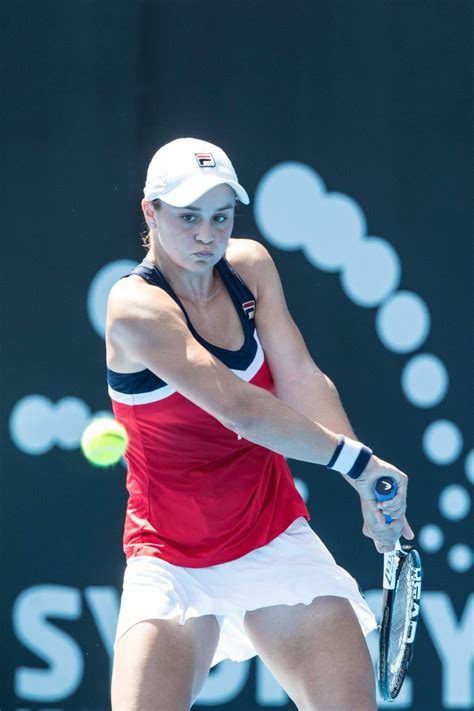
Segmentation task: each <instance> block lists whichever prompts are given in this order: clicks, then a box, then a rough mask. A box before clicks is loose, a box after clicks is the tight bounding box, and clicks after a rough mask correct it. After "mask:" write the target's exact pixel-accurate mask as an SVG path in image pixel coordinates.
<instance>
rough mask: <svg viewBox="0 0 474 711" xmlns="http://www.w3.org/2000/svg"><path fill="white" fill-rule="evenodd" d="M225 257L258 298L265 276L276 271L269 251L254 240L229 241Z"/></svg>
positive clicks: (241, 238)
mask: <svg viewBox="0 0 474 711" xmlns="http://www.w3.org/2000/svg"><path fill="white" fill-rule="evenodd" d="M225 257H226V259H227V261H228V262H229V263H230V264H231V265H232V266H233V267H234V269H235V270H236V271H237V272H238V273H239V274H240V276H241V277H242V279H243V280H244V281H245V283H246V284H247V286H248V287H249V289H250V290H251V291H253V292H254V294H255V295H256V296H258V289H259V286H260V285H261V284H262V282H263V281H264V278H265V275H266V274H267V273H268V271H272V270H275V264H274V262H273V259H272V257H271V255H270V253H269V251H268V250H267V249H266V247H264V246H263V244H261V243H260V242H257V241H256V240H253V239H245V238H243V237H238V238H233V239H231V240H229V245H228V247H227V250H226V253H225Z"/></svg>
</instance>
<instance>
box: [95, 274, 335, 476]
mask: <svg viewBox="0 0 474 711" xmlns="http://www.w3.org/2000/svg"><path fill="white" fill-rule="evenodd" d="M145 289H147V287H146V286H144V288H141V287H140V288H138V287H137V286H136V285H133V286H132V287H131V288H130V289H129V290H128V291H127V292H124V291H123V289H122V290H121V291H114V290H112V292H111V295H110V298H109V305H108V336H109V338H110V340H111V341H112V342H113V341H114V339H116V340H117V341H118V342H120V344H121V347H122V348H124V349H125V350H126V352H127V354H128V355H129V356H130V358H132V359H133V360H135V361H136V362H139V363H142V364H143V366H145V367H146V368H149V369H150V370H151V371H152V372H154V373H155V374H156V375H158V377H160V378H162V379H163V380H164V381H165V382H167V383H168V384H169V385H171V386H172V387H173V388H175V389H176V390H177V391H178V392H180V393H181V394H182V395H184V396H185V397H187V398H188V399H189V400H191V401H192V402H194V403H195V404H196V405H198V406H199V407H201V408H202V409H203V410H205V411H206V412H208V413H210V414H211V415H213V416H214V417H216V418H217V419H219V420H220V421H221V422H222V423H223V424H224V425H225V426H226V427H228V428H229V429H231V430H233V431H235V432H236V433H238V434H240V435H241V436H243V437H245V438H246V439H248V440H250V441H252V442H255V443H256V444H260V445H262V446H264V447H267V448H268V449H272V450H273V451H275V452H279V453H281V454H283V455H284V456H287V457H291V458H294V459H301V460H303V461H307V462H313V463H317V464H326V463H327V462H328V461H329V460H330V459H331V456H332V454H333V452H334V450H335V449H336V446H337V435H336V433H334V432H332V431H331V430H329V429H328V428H326V427H324V426H323V425H321V424H319V423H317V422H314V421H312V420H310V419H309V418H308V417H306V416H305V415H303V414H302V413H300V412H298V411H297V410H296V409H294V408H293V407H291V406H290V405H289V404H287V403H285V402H283V401H282V400H279V399H278V398H276V397H274V396H273V395H272V394H270V393H268V392H267V391H266V390H264V389H262V388H259V387H257V386H254V385H252V384H250V383H247V382H245V381H243V380H242V379H241V378H239V377H237V376H236V375H235V374H234V373H232V371H231V370H230V369H229V368H227V367H226V366H225V365H223V363H221V362H220V361H219V360H218V359H217V358H215V357H214V356H213V355H212V354H211V353H210V352H209V351H207V350H206V349H205V348H204V347H203V346H201V344H200V343H199V342H198V341H196V339H195V338H194V337H193V335H192V333H191V332H190V331H189V329H188V327H187V324H186V322H185V320H184V316H183V314H182V312H181V310H180V308H179V307H178V306H177V304H175V302H174V301H173V300H172V299H171V298H170V297H169V296H168V295H167V294H165V293H164V292H162V291H160V290H158V289H153V288H152V287H150V288H148V290H147V291H146V292H145ZM124 293H126V298H124Z"/></svg>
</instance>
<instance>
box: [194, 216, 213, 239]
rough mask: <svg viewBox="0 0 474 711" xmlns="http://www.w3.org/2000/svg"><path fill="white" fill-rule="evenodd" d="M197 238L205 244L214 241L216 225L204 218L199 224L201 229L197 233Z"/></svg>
mask: <svg viewBox="0 0 474 711" xmlns="http://www.w3.org/2000/svg"><path fill="white" fill-rule="evenodd" d="M195 239H197V240H198V241H199V242H202V243H203V244H210V243H211V242H214V226H213V225H212V223H210V222H206V221H205V220H202V221H201V224H200V225H199V229H198V231H197V232H196V234H195Z"/></svg>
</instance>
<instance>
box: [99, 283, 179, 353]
mask: <svg viewBox="0 0 474 711" xmlns="http://www.w3.org/2000/svg"><path fill="white" fill-rule="evenodd" d="M170 319H172V320H175V319H178V320H179V321H183V314H182V311H181V309H180V308H179V306H178V305H177V304H176V302H175V301H174V300H173V299H172V298H171V297H170V296H169V295H168V294H167V293H166V292H165V291H164V290H163V289H160V288H158V287H156V286H153V285H152V284H149V283H148V282H146V281H145V280H144V279H142V278H141V277H140V276H138V275H135V274H132V275H131V276H129V277H127V278H126V279H119V281H117V282H116V283H115V284H114V285H113V286H112V288H111V290H110V292H109V296H108V301H107V327H106V331H107V335H108V337H110V338H112V339H114V336H119V335H122V334H123V332H124V331H127V330H128V329H129V328H130V327H131V326H132V327H133V324H143V325H146V324H147V323H150V322H153V324H154V326H155V328H156V327H159V325H160V323H163V324H165V323H169V321H170Z"/></svg>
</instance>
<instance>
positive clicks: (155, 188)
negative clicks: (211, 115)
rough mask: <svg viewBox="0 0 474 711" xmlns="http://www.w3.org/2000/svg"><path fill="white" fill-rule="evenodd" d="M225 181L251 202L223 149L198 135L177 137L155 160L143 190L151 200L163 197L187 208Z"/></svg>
mask: <svg viewBox="0 0 474 711" xmlns="http://www.w3.org/2000/svg"><path fill="white" fill-rule="evenodd" d="M223 183H225V184H227V185H230V187H231V188H232V189H233V190H234V192H235V194H236V195H237V197H238V199H239V200H240V202H243V203H244V205H248V204H249V202H250V200H249V196H248V195H247V193H246V191H245V190H244V189H243V187H242V186H241V185H239V182H238V178H237V175H236V173H235V170H234V168H233V166H232V163H231V162H230V160H229V159H228V157H227V156H226V154H225V153H224V151H223V150H222V148H219V147H218V146H215V145H213V144H212V143H208V142H207V141H201V140H199V139H198V138H177V139H176V140H175V141H171V143H167V144H166V145H164V146H162V148H160V149H159V151H157V152H156V153H155V155H154V156H153V158H152V159H151V161H150V165H149V166H148V172H147V176H146V183H145V188H144V190H143V193H144V195H145V200H148V201H149V202H150V201H151V200H154V199H155V198H160V200H163V201H164V202H166V203H168V204H169V205H173V206H174V207H185V206H186V205H191V203H193V202H194V201H195V200H198V199H199V198H200V197H201V196H202V195H204V193H207V191H208V190H211V188H215V187H216V185H222V184H223Z"/></svg>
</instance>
